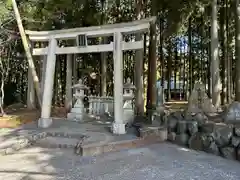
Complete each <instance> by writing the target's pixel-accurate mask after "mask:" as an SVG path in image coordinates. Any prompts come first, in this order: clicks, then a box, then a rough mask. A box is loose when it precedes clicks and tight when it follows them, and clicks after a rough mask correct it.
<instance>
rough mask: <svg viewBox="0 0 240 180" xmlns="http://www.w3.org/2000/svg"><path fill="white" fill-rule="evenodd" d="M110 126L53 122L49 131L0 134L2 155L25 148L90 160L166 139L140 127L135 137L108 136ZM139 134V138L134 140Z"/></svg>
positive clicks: (31, 127)
mask: <svg viewBox="0 0 240 180" xmlns="http://www.w3.org/2000/svg"><path fill="white" fill-rule="evenodd" d="M110 126H111V123H110V122H107V121H101V120H94V121H92V120H91V121H85V122H73V121H68V120H65V119H54V120H53V124H52V126H51V127H50V128H46V129H42V128H38V127H37V124H36V123H31V124H28V125H24V126H23V127H21V128H18V129H15V130H11V131H7V132H5V133H0V138H1V143H0V153H1V154H2V155H6V154H14V152H16V151H18V150H20V149H24V148H28V147H32V146H34V147H42V148H64V149H70V150H73V152H75V154H77V155H82V156H92V155H98V154H102V153H106V152H113V151H119V150H121V149H128V148H135V147H140V146H143V145H147V144H154V143H158V142H162V141H164V140H166V139H167V130H166V129H165V128H159V127H147V126H146V127H142V128H140V129H139V131H140V133H137V132H136V130H135V129H133V128H132V129H128V132H127V134H125V135H114V134H112V133H111V132H110ZM137 134H139V137H138V136H137Z"/></svg>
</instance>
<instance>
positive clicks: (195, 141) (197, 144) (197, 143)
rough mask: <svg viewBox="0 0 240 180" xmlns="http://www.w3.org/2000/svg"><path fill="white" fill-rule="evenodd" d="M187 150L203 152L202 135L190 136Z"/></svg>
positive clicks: (198, 133)
mask: <svg viewBox="0 0 240 180" xmlns="http://www.w3.org/2000/svg"><path fill="white" fill-rule="evenodd" d="M188 144H189V148H191V149H194V150H197V151H203V150H204V142H203V137H202V133H200V132H197V133H195V134H194V135H192V136H191V137H190V138H189V141H188Z"/></svg>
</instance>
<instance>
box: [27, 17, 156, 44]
mask: <svg viewBox="0 0 240 180" xmlns="http://www.w3.org/2000/svg"><path fill="white" fill-rule="evenodd" d="M155 21H156V17H150V18H146V19H142V20H138V21H132V22H128V23H118V24H108V25H102V26H91V27H83V28H72V29H62V30H52V31H30V30H26V31H25V32H26V34H27V35H28V36H29V39H30V40H31V41H48V40H49V39H51V38H55V39H74V38H76V36H78V35H79V34H84V35H86V36H88V37H94V36H95V37H96V36H109V35H112V34H113V33H115V32H121V33H123V34H128V33H138V32H146V31H148V29H149V26H150V23H152V22H155Z"/></svg>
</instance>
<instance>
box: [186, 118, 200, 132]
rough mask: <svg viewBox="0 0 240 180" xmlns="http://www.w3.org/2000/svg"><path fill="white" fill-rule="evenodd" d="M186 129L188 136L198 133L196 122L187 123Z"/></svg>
mask: <svg viewBox="0 0 240 180" xmlns="http://www.w3.org/2000/svg"><path fill="white" fill-rule="evenodd" d="M187 129H188V132H189V134H190V135H193V134H195V133H196V132H198V122H197V121H188V122H187Z"/></svg>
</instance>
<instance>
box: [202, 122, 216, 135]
mask: <svg viewBox="0 0 240 180" xmlns="http://www.w3.org/2000/svg"><path fill="white" fill-rule="evenodd" d="M200 130H201V132H203V133H207V134H211V133H214V131H215V123H214V122H207V123H205V124H203V125H202V126H201V127H200Z"/></svg>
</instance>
